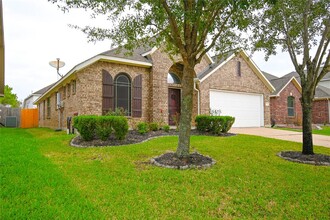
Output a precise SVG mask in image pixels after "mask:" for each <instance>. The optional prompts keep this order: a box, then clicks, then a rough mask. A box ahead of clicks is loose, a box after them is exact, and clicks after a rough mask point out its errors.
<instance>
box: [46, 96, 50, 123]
mask: <svg viewBox="0 0 330 220" xmlns="http://www.w3.org/2000/svg"><path fill="white" fill-rule="evenodd" d="M47 118H48V119H49V118H50V98H47Z"/></svg>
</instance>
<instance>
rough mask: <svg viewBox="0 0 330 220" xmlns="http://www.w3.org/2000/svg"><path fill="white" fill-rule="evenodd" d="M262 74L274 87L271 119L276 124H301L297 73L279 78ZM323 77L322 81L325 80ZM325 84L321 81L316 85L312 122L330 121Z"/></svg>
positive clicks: (327, 89)
mask: <svg viewBox="0 0 330 220" xmlns="http://www.w3.org/2000/svg"><path fill="white" fill-rule="evenodd" d="M264 75H265V76H266V77H267V79H268V80H269V82H271V83H272V85H273V86H274V87H275V89H276V90H275V91H274V92H273V93H272V94H271V95H270V100H271V101H270V112H271V120H273V121H274V123H276V124H277V125H290V124H296V125H301V124H302V107H301V104H300V98H301V85H300V77H299V75H298V73H296V72H291V73H288V74H286V75H284V76H282V77H280V78H278V77H276V76H273V75H271V74H269V73H265V72H264ZM329 75H330V73H328V74H326V76H325V77H324V79H327V77H329ZM324 79H323V80H322V82H326V80H324ZM326 85H327V84H326V83H323V84H319V85H318V86H317V87H316V91H315V98H314V101H313V109H312V122H313V123H314V124H324V123H329V121H330V115H329V109H330V101H329V100H330V85H329V87H325V86H326Z"/></svg>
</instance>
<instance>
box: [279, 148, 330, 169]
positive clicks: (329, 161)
mask: <svg viewBox="0 0 330 220" xmlns="http://www.w3.org/2000/svg"><path fill="white" fill-rule="evenodd" d="M278 156H279V157H281V158H283V159H285V160H289V161H292V162H298V163H305V164H313V165H318V166H330V155H324V154H313V155H304V154H302V153H301V152H298V151H282V152H280V153H278Z"/></svg>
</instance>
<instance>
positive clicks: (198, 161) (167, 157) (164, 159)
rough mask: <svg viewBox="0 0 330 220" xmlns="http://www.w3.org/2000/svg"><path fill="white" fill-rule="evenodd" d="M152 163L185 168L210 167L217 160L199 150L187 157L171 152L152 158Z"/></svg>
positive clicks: (173, 167)
mask: <svg viewBox="0 0 330 220" xmlns="http://www.w3.org/2000/svg"><path fill="white" fill-rule="evenodd" d="M151 163H152V164H155V165H156V166H160V167H166V168H172V169H181V170H184V169H188V168H206V167H210V166H212V165H214V164H215V163H216V161H215V160H213V159H212V158H210V157H208V156H204V155H201V154H199V153H197V152H194V153H192V154H190V155H189V156H188V157H187V158H178V157H177V156H176V155H175V153H173V152H170V153H165V154H163V155H161V156H159V157H155V158H152V159H151Z"/></svg>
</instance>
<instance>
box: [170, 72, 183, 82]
mask: <svg viewBox="0 0 330 220" xmlns="http://www.w3.org/2000/svg"><path fill="white" fill-rule="evenodd" d="M167 83H175V84H181V81H180V79H179V77H178V76H177V75H176V74H174V73H168V75H167Z"/></svg>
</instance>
